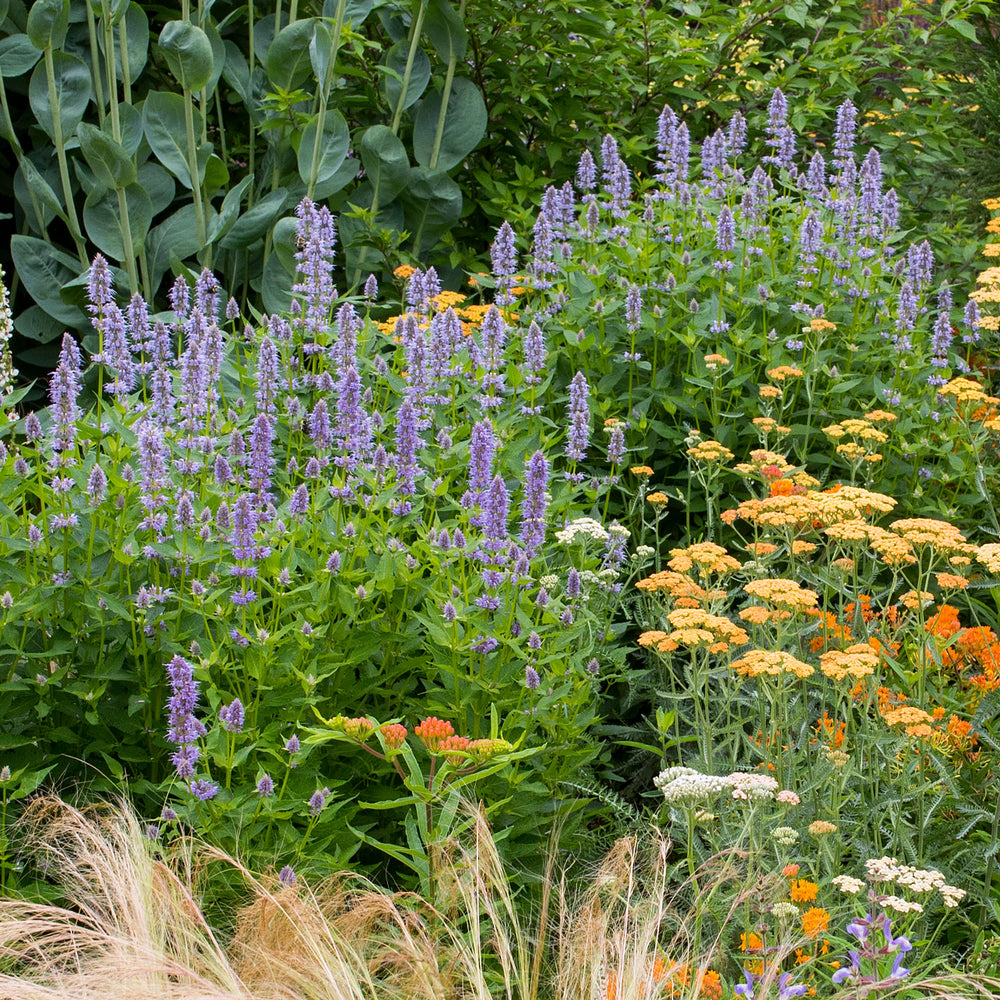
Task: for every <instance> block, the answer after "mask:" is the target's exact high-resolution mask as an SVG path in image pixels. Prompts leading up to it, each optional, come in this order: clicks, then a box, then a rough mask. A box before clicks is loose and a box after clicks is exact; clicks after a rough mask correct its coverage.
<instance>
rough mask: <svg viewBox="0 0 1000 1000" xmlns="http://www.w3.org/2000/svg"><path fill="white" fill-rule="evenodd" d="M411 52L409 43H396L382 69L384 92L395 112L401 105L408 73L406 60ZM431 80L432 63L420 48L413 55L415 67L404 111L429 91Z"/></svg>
mask: <svg viewBox="0 0 1000 1000" xmlns="http://www.w3.org/2000/svg"><path fill="white" fill-rule="evenodd" d="M409 52H410V44H409V42H405V41H403V42H396V44H395V45H393V47H392V48H391V49H389V51H388V52H387V53H386V56H385V64H384V66H383V67H382V72H383V79H382V91H383V93H384V94H385V99H386V100H387V101H388V102H389V107H390V108H392V109H393V110H394V111H395V110H396V105H397V104H398V103H399V95H400V94H401V93H402V92H403V74H404V73H405V72H406V59H407V56H408V55H409ZM430 78H431V61H430V58H429V56H428V55H427V53H426V52H424V50H423V49H421V48H418V49H417V50H416V51H415V52H414V55H413V65H412V66H411V67H410V79H409V82H408V83H407V85H406V97H405V99H404V100H403V110H404V111H405V110H406V109H407V108H408V107H410V106H411V105H413V104H416V102H417V101H419V100H420V95H421V94H422V93H423V92H424V91H425V90H426V89H427V84H428V82H429V81H430Z"/></svg>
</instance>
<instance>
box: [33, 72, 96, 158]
mask: <svg viewBox="0 0 1000 1000" xmlns="http://www.w3.org/2000/svg"><path fill="white" fill-rule="evenodd" d="M52 62H53V73H54V76H55V92H56V101H57V102H58V106H59V107H58V111H59V122H60V125H61V126H62V134H63V139H64V140H66V139H68V138H69V137H70V136H71V135H72V134H73V130H74V129H75V128H76V127H77V125H79V124H80V122H81V121H83V113H84V112H85V111H86V110H87V105H88V104H89V103H90V93H91V80H90V70H89V68H88V67H87V64H86V63H85V62H84V61H83V60H82V59H78V58H77V57H76V56H71V55H69V54H68V53H66V52H53V53H52ZM28 101H29V102H30V104H31V110H32V111H33V112H34V113H35V118H36V119H37V120H38V124H39V125H41V127H42V131H43V132H45V134H46V135H47V136H48V137H49V138H50V139H53V140H54V139H55V109H53V107H52V104H51V102H50V101H49V84H48V80H47V79H46V75H45V66H44V64H42V63H39V64H38V65H37V66H36V67H35V71H34V72H33V73H32V74H31V82H30V83H29V84H28Z"/></svg>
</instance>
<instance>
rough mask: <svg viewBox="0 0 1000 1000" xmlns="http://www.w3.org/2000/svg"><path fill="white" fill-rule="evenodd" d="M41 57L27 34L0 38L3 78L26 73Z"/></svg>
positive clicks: (6, 78)
mask: <svg viewBox="0 0 1000 1000" xmlns="http://www.w3.org/2000/svg"><path fill="white" fill-rule="evenodd" d="M41 58H42V54H41V52H39V51H38V49H36V48H35V46H34V45H32V44H31V39H30V38H28V36H27V35H8V36H7V37H6V38H0V72H2V73H3V75H4V79H5V80H11V79H13V78H14V77H15V76H21V74H22V73H27V72H28V70H29V69H31V68H32V67H33V66H34V65H35V63H37V62H38V60H39V59H41Z"/></svg>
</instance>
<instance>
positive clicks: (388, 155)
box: [361, 125, 410, 205]
mask: <svg viewBox="0 0 1000 1000" xmlns="http://www.w3.org/2000/svg"><path fill="white" fill-rule="evenodd" d="M361 162H362V163H363V164H364V168H365V176H366V177H367V179H368V181H369V183H370V184H371V186H372V188H373V189H374V190H375V193H376V196H377V198H378V203H379V204H380V205H387V204H388V203H389V202H390V201H392V199H393V198H395V197H396V195H397V194H399V192H400V191H402V190H403V188H404V187H405V186H406V182H407V179H408V178H409V174H410V159H409V157H408V156H407V153H406V147H405V146H404V145H403V143H402V142H401V141H400V139H399V137H398V136H396V135H395V134H393V131H392V129H391V128H389V127H388V126H387V125H373V126H372V127H371V128H370V129H367V130H366V131H365V134H364V135H363V136H362V137H361Z"/></svg>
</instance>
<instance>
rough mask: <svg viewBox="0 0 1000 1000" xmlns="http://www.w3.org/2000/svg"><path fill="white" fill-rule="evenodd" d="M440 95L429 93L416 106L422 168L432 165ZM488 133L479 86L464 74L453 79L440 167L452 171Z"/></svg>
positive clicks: (416, 141)
mask: <svg viewBox="0 0 1000 1000" xmlns="http://www.w3.org/2000/svg"><path fill="white" fill-rule="evenodd" d="M440 111H441V95H440V94H437V93H435V94H428V96H427V97H425V98H424V100H423V101H421V103H420V107H419V108H418V109H417V117H416V121H415V122H414V124H413V155H414V156H415V157H416V158H417V163H419V164H420V165H421V166H422V167H430V165H431V154H432V152H433V150H434V140H435V137H436V135H437V127H438V116H439V113H440ZM484 135H486V105H485V103H484V102H483V95H482V94H480V93H479V88H478V87H477V86H476V85H475V84H474V83H473V82H472V81H471V80H467V79H466V78H465V77H462V76H459V77H456V78H455V79H454V80H453V81H452V85H451V95H450V97H449V98H448V110H447V112H446V113H445V116H444V132H443V134H442V136H441V147H440V150H439V152H438V160H437V163H436V164H435V168H436V169H437V170H451V168H452V167H456V166H458V164H459V163H461V162H462V160H464V159H465V158H466V156H468V155H469V153H471V152H472V150H474V149H475V148H476V146H478V145H479V142H480V140H481V139H482V138H483V136H484Z"/></svg>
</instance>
